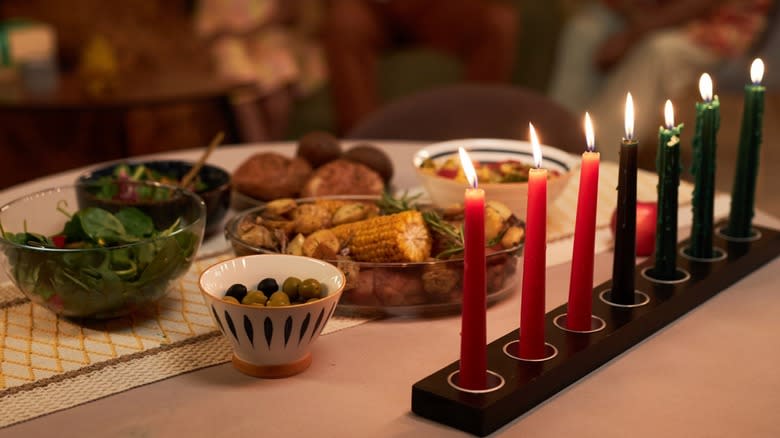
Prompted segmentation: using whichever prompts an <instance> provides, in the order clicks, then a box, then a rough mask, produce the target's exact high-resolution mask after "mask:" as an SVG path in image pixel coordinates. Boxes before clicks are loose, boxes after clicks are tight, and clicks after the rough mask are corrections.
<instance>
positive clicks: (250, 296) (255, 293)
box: [241, 290, 268, 306]
mask: <svg viewBox="0 0 780 438" xmlns="http://www.w3.org/2000/svg"><path fill="white" fill-rule="evenodd" d="M266 301H268V297H266V296H265V294H264V293H262V292H260V291H259V290H251V291H249V292H248V293H247V294H246V296H245V297H244V299H243V300H241V304H251V305H254V306H265V303H266Z"/></svg>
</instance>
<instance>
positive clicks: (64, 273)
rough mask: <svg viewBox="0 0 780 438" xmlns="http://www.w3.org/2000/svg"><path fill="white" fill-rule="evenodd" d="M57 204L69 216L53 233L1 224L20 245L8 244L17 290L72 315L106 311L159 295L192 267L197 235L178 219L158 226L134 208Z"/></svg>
mask: <svg viewBox="0 0 780 438" xmlns="http://www.w3.org/2000/svg"><path fill="white" fill-rule="evenodd" d="M57 210H58V211H59V212H60V213H62V214H64V215H66V216H67V222H66V223H65V226H64V228H63V229H62V231H61V232H59V233H57V234H55V235H52V236H46V235H43V234H38V233H35V232H32V231H29V230H26V229H25V230H24V231H23V232H20V233H12V232H7V231H5V230H4V229H3V227H2V224H0V234H2V236H3V238H4V239H5V240H6V241H8V242H11V243H14V244H16V245H13V244H12V245H8V244H5V245H3V246H4V247H5V255H6V257H7V258H8V262H9V264H10V266H11V267H12V269H11V273H12V275H13V276H14V279H15V280H16V283H17V285H18V286H19V288H20V289H22V290H23V291H24V292H25V293H26V294H27V295H28V296H29V297H31V298H32V299H34V300H36V301H38V302H40V303H42V304H44V305H46V306H47V307H49V308H51V309H52V310H54V311H55V312H57V313H62V314H64V315H67V316H78V317H80V316H97V317H108V316H113V315H116V314H120V313H126V312H128V311H131V310H133V309H134V308H136V307H138V306H140V305H141V304H143V303H145V302H147V301H150V300H153V299H156V298H159V297H160V296H162V295H163V294H164V293H165V291H166V289H167V287H168V283H169V282H170V280H172V279H174V278H176V277H178V276H179V275H180V274H182V273H183V272H184V270H186V269H187V268H188V267H189V265H190V263H191V262H192V259H193V257H194V255H195V251H196V250H197V247H198V243H199V239H200V236H198V235H197V234H196V233H193V232H192V231H190V230H188V229H187V227H184V226H183V225H182V221H181V218H179V219H178V220H176V221H175V222H174V223H173V224H172V225H171V226H169V227H167V228H165V229H155V226H154V222H153V221H152V218H151V217H149V216H148V215H146V214H145V213H143V212H142V211H141V210H139V209H137V208H133V207H129V208H122V209H120V210H118V211H117V212H116V213H110V212H109V211H107V210H104V209H102V208H97V207H88V208H84V209H82V210H79V211H77V212H75V213H73V214H71V213H69V212H67V211H66V210H65V209H64V208H63V205H60V206H58V208H57ZM25 228H26V227H25Z"/></svg>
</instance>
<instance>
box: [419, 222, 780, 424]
mask: <svg viewBox="0 0 780 438" xmlns="http://www.w3.org/2000/svg"><path fill="white" fill-rule="evenodd" d="M721 225H722V224H721ZM756 228H759V229H760V231H761V233H762V237H761V239H760V240H757V241H754V242H728V241H725V240H723V239H721V238H720V237H716V238H715V242H713V243H714V245H715V246H717V247H719V248H722V249H724V250H726V251H727V253H728V254H727V257H726V258H725V259H723V260H720V261H716V262H699V261H693V260H689V259H686V258H684V257H678V266H679V267H680V268H683V269H685V270H686V271H688V272H689V273H690V275H691V278H690V279H688V280H687V281H685V282H683V283H680V284H661V283H655V282H651V281H650V280H648V279H647V278H645V277H643V276H642V275H641V274H640V273H641V271H642V269H644V268H645V267H648V266H652V264H653V260H652V259H648V260H646V261H644V262H643V263H642V264H640V265H638V266H637V267H636V270H635V272H636V274H635V275H636V288H637V290H639V291H642V292H644V293H645V294H647V295H648V296H649V297H650V302H649V303H647V304H645V305H643V306H640V307H633V308H631V307H615V306H611V305H609V304H606V303H604V302H603V301H601V300H600V299H599V298H598V295H599V294H600V293H601V292H602V291H603V290H605V289H609V288H610V287H611V281H607V282H605V283H602V284H601V285H599V286H598V287H596V288H594V289H593V314H594V315H596V316H599V317H601V318H602V319H604V321H606V327H605V328H604V329H603V330H601V331H598V332H595V333H574V332H568V331H565V330H562V329H560V328H558V327H556V326H555V325H554V324H553V320H554V319H555V318H556V317H558V316H559V315H561V314H563V313H566V310H567V309H566V305H565V304H564V305H562V306H560V307H558V308H556V309H554V310H552V311H550V312H548V313H547V315H546V316H545V319H546V326H545V330H546V332H545V333H546V336H547V339H546V342H548V343H549V344H551V345H553V346H554V347H556V348H557V349H558V354H557V355H556V356H555V357H553V358H552V359H550V360H547V361H544V362H525V361H520V360H517V359H514V358H511V357H509V356H508V355H507V354H506V353H505V352H504V347H505V346H506V345H507V344H508V343H510V342H512V341H516V340H517V336H518V332H517V330H513V331H511V332H510V333H507V334H506V335H504V336H502V337H501V338H499V339H497V340H495V341H493V342H491V343H490V344H489V345H488V369H489V370H490V371H492V372H495V373H497V374H498V375H500V376H501V377H503V379H504V380H505V384H504V385H502V386H501V387H499V388H498V389H495V390H493V391H489V392H485V393H473V392H466V391H462V390H458V389H456V388H454V387H453V386H451V385H450V383H448V377H449V376H450V375H451V374H452V373H453V372H455V371H457V370H458V362H457V361H456V362H453V363H451V364H450V365H448V366H446V367H444V368H442V369H441V370H439V371H437V372H435V373H433V374H431V375H430V376H428V377H426V378H424V379H422V380H420V381H419V382H417V383H415V384H414V386H413V387H412V412H414V413H416V414H417V415H420V416H422V417H425V418H428V419H431V420H434V421H437V422H439V423H442V424H445V425H448V426H451V427H454V428H457V429H460V430H463V431H465V432H469V433H472V434H474V435H479V436H485V435H487V434H489V433H491V432H493V431H495V430H497V429H498V428H500V427H502V426H503V425H505V424H507V423H509V422H510V421H512V420H514V419H515V418H517V417H519V416H520V415H522V414H524V413H525V412H527V411H528V410H530V409H532V408H533V407H535V406H536V405H538V404H540V403H542V402H543V401H545V400H547V399H548V398H550V397H552V396H553V395H555V394H556V393H557V392H558V391H560V390H562V389H564V388H566V387H567V386H569V385H571V384H572V383H574V382H576V381H577V380H579V379H580V378H582V377H584V376H586V375H587V374H588V373H590V372H591V371H593V370H595V369H596V368H598V367H600V366H601V365H603V364H604V363H606V362H608V361H609V360H611V359H613V358H614V357H616V356H618V355H620V354H621V353H623V352H624V351H626V350H628V349H629V348H631V347H633V346H634V345H636V344H637V343H639V342H640V341H642V340H643V339H645V338H647V337H648V336H650V335H652V334H653V333H655V332H657V331H658V330H660V329H662V328H663V327H665V326H666V325H667V324H669V323H670V322H672V321H674V320H675V319H677V318H679V317H680V316H682V315H684V314H685V313H687V312H688V311H690V310H692V309H694V308H695V307H696V306H698V305H699V304H701V303H703V302H705V301H707V300H708V299H709V298H711V297H713V296H715V295H716V294H717V293H718V292H720V291H722V290H724V289H726V288H728V287H729V286H731V285H732V284H734V283H736V282H737V281H739V280H740V279H742V278H744V277H746V276H747V275H749V274H750V273H752V272H753V271H755V270H757V269H758V268H760V267H761V266H762V265H764V264H766V263H768V262H769V261H771V260H772V259H774V258H775V257H777V256H778V255H780V232H779V231H777V230H771V229H766V228H761V227H756ZM687 245H688V242H687V241H685V242H681V243H680V244H679V245H678V249H680V248H683V247H685V246H687Z"/></svg>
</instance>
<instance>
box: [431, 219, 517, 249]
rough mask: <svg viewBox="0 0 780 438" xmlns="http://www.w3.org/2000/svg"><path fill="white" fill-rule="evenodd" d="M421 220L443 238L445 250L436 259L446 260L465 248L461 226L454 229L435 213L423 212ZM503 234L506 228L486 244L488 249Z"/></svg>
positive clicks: (497, 241)
mask: <svg viewBox="0 0 780 438" xmlns="http://www.w3.org/2000/svg"><path fill="white" fill-rule="evenodd" d="M423 219H424V220H425V222H426V223H427V224H428V226H429V227H430V228H431V230H432V231H434V232H436V233H439V234H440V235H441V236H443V237H444V242H445V246H446V249H445V250H444V251H442V252H440V253H438V254H436V258H437V259H443V258H447V257H449V256H452V255H455V254H459V253H461V252H463V248H464V247H465V240H464V237H463V234H464V231H463V225H462V224H461V226H459V227H456V226H455V225H453V224H451V223H449V222H447V221H445V220H444V219H442V217H441V216H440V215H439V214H438V213H437V212H435V211H425V212H423ZM504 233H506V227H504V229H502V230H501V232H500V233H498V234H497V235H496V236H495V237H493V238H492V239H490V240H489V241H488V242H487V246H488V247H490V246H494V245H496V244H498V243H499V242H500V241H501V238H502V237H503V236H504Z"/></svg>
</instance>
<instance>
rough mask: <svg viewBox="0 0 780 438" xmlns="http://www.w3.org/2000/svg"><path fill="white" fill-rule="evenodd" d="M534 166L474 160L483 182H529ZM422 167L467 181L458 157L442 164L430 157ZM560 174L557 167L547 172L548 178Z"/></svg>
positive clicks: (517, 162) (514, 162)
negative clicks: (530, 171)
mask: <svg viewBox="0 0 780 438" xmlns="http://www.w3.org/2000/svg"><path fill="white" fill-rule="evenodd" d="M532 168H533V166H532V165H531V164H528V163H525V162H522V161H518V160H501V161H481V162H480V161H475V162H474V170H476V172H477V178H478V180H479V182H480V183H483V184H489V183H517V182H528V171H529V170H531V169H532ZM420 169H422V170H423V171H424V172H428V173H431V174H433V175H437V176H441V177H444V178H449V179H453V180H455V181H460V182H463V183H466V182H467V180H466V176H465V175H464V174H463V168H462V166H461V165H460V160H459V159H458V158H456V157H453V158H448V159H447V160H446V161H444V162H443V163H442V164H441V165H437V164H436V163H435V161H434V160H432V159H430V158H428V159H426V160H424V161H423V162H422V164H421V165H420ZM558 176H560V173H558V171H556V170H555V169H551V170H550V171H548V172H547V179H551V178H557V177H558Z"/></svg>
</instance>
